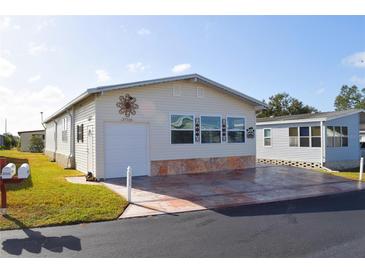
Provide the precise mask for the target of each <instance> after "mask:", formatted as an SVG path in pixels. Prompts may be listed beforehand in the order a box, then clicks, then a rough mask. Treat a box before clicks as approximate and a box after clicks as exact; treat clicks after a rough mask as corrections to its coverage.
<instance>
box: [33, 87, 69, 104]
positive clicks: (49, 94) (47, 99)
mask: <svg viewBox="0 0 365 274" xmlns="http://www.w3.org/2000/svg"><path fill="white" fill-rule="evenodd" d="M64 98H65V95H64V93H63V91H62V90H61V89H60V88H59V87H56V86H51V85H48V86H45V87H44V88H43V89H41V90H40V91H37V92H34V93H31V95H30V97H28V98H27V100H30V101H33V102H43V103H52V102H57V101H59V100H63V99H64Z"/></svg>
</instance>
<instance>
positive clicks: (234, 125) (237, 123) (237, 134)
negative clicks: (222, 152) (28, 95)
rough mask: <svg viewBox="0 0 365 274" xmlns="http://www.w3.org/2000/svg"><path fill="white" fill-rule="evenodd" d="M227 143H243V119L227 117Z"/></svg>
mask: <svg viewBox="0 0 365 274" xmlns="http://www.w3.org/2000/svg"><path fill="white" fill-rule="evenodd" d="M227 123H228V128H227V130H228V143H244V142H245V118H239V117H228V118H227Z"/></svg>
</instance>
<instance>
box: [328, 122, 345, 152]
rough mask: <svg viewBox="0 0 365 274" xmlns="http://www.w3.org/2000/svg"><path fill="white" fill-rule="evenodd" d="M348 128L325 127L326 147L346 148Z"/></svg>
mask: <svg viewBox="0 0 365 274" xmlns="http://www.w3.org/2000/svg"><path fill="white" fill-rule="evenodd" d="M348 142H349V140H348V127H342V126H327V147H347V146H348V145H349V144H348Z"/></svg>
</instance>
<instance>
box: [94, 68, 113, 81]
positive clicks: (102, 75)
mask: <svg viewBox="0 0 365 274" xmlns="http://www.w3.org/2000/svg"><path fill="white" fill-rule="evenodd" d="M95 73H96V76H97V80H96V81H97V82H98V83H105V82H108V81H109V80H110V79H111V77H110V76H109V74H108V72H107V71H106V70H103V69H97V70H96V71H95Z"/></svg>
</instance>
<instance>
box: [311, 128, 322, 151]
mask: <svg viewBox="0 0 365 274" xmlns="http://www.w3.org/2000/svg"><path fill="white" fill-rule="evenodd" d="M311 138H312V139H311V141H312V147H321V127H311Z"/></svg>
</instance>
